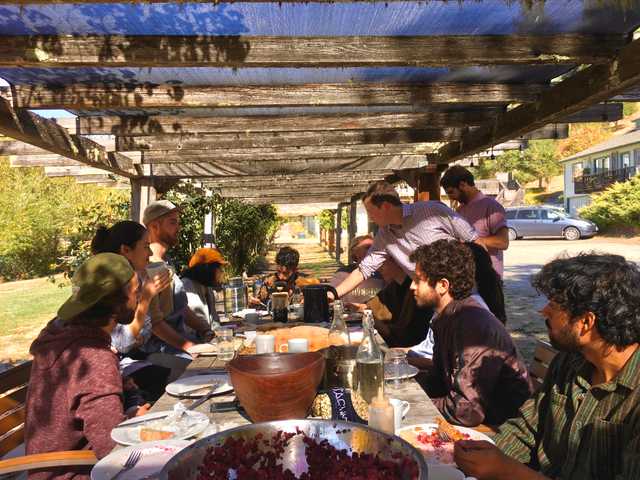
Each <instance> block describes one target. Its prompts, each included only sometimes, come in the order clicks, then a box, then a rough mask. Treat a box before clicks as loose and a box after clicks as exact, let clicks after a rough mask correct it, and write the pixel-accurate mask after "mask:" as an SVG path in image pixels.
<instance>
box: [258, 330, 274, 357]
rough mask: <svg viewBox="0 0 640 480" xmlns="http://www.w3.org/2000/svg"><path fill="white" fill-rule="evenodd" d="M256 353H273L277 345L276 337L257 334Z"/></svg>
mask: <svg viewBox="0 0 640 480" xmlns="http://www.w3.org/2000/svg"><path fill="white" fill-rule="evenodd" d="M255 342H256V353H257V354H261V353H273V352H274V351H275V346H276V337H274V336H273V335H256V339H255Z"/></svg>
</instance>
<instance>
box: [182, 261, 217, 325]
mask: <svg viewBox="0 0 640 480" xmlns="http://www.w3.org/2000/svg"><path fill="white" fill-rule="evenodd" d="M226 264H227V262H226V261H225V259H224V258H223V256H222V254H221V253H220V252H219V251H218V250H216V249H214V248H199V249H198V250H196V252H195V253H194V254H193V256H192V257H191V259H190V260H189V268H188V269H186V270H185V271H183V272H182V283H183V285H184V288H185V290H186V292H187V300H188V301H189V308H190V309H191V310H192V311H193V313H195V314H196V316H197V317H199V318H200V319H201V320H203V321H205V322H206V323H207V325H211V328H212V329H213V328H215V327H217V326H219V325H220V321H219V318H218V312H216V300H215V297H214V293H213V290H220V289H221V288H222V283H223V281H224V270H223V266H224V265H226Z"/></svg>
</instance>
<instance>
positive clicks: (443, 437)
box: [438, 429, 453, 442]
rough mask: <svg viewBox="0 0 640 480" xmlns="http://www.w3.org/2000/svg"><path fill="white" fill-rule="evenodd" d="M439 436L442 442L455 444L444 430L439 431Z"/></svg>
mask: <svg viewBox="0 0 640 480" xmlns="http://www.w3.org/2000/svg"><path fill="white" fill-rule="evenodd" d="M438 436H439V437H440V440H442V441H443V442H453V439H452V438H451V437H450V436H449V434H448V433H447V432H445V431H444V430H440V429H438Z"/></svg>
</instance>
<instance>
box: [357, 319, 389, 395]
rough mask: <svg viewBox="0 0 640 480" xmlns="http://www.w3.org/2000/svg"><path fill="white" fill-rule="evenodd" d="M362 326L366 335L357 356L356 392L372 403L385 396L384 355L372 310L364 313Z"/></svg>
mask: <svg viewBox="0 0 640 480" xmlns="http://www.w3.org/2000/svg"><path fill="white" fill-rule="evenodd" d="M362 326H363V328H364V335H363V338H362V343H361V344H360V347H358V353H357V354H356V390H357V391H358V393H359V394H360V396H361V397H362V398H363V399H364V400H365V401H366V402H367V403H371V400H373V399H374V398H376V397H381V396H382V395H383V394H384V354H383V353H382V350H380V346H379V345H378V342H376V339H375V336H374V326H373V314H372V312H371V310H365V311H364V316H363V318H362Z"/></svg>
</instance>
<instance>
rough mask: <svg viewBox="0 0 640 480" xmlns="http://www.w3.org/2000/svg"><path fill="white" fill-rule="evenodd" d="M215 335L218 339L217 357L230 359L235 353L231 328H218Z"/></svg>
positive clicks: (225, 359)
mask: <svg viewBox="0 0 640 480" xmlns="http://www.w3.org/2000/svg"><path fill="white" fill-rule="evenodd" d="M216 337H217V339H218V358H219V359H220V360H224V361H229V360H232V359H233V357H234V355H235V349H234V347H233V329H232V328H219V329H217V330H216Z"/></svg>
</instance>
